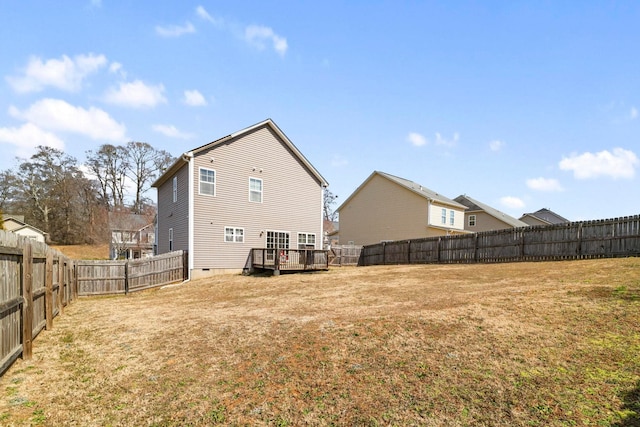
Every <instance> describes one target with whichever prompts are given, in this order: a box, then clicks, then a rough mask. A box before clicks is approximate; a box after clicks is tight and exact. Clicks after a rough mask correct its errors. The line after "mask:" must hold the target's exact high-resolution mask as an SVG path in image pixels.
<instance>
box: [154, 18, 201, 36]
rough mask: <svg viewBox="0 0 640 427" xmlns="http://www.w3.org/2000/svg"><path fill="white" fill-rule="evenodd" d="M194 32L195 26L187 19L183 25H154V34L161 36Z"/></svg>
mask: <svg viewBox="0 0 640 427" xmlns="http://www.w3.org/2000/svg"><path fill="white" fill-rule="evenodd" d="M195 32H196V27H194V26H193V24H192V23H191V22H189V21H187V22H185V24H184V25H182V26H180V25H167V26H165V27H163V26H161V25H157V26H156V34H157V35H159V36H161V37H180V36H182V35H184V34H191V33H195Z"/></svg>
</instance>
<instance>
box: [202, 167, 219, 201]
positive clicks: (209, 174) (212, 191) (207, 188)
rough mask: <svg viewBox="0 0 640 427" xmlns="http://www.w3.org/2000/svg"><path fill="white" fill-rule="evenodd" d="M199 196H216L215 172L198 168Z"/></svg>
mask: <svg viewBox="0 0 640 427" xmlns="http://www.w3.org/2000/svg"><path fill="white" fill-rule="evenodd" d="M200 194H205V195H207V196H215V195H216V171H214V170H213V169H205V168H200Z"/></svg>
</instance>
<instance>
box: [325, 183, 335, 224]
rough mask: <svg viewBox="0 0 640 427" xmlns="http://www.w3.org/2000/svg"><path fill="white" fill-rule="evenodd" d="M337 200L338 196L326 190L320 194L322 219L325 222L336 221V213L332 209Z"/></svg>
mask: <svg viewBox="0 0 640 427" xmlns="http://www.w3.org/2000/svg"><path fill="white" fill-rule="evenodd" d="M337 198H338V196H337V195H335V194H333V193H332V192H331V191H330V190H329V189H328V188H325V189H324V192H323V194H322V211H323V215H324V219H325V220H327V221H336V220H337V219H338V212H336V211H335V210H334V208H333V206H334V205H335V204H336V199H337Z"/></svg>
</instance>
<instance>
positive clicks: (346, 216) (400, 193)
mask: <svg viewBox="0 0 640 427" xmlns="http://www.w3.org/2000/svg"><path fill="white" fill-rule="evenodd" d="M466 209H467V208H466V206H464V205H463V204H461V203H458V202H456V201H454V200H451V199H449V198H447V197H445V196H443V195H442V194H439V193H436V192H435V191H433V190H430V189H428V188H427V187H424V186H422V185H420V184H417V183H415V182H413V181H410V180H408V179H404V178H400V177H397V176H394V175H391V174H388V173H385V172H379V171H374V172H373V173H372V174H371V175H370V176H369V177H368V178H367V179H366V180H365V181H364V182H363V183H362V184H361V185H360V186H359V187H358V188H357V189H356V190H355V191H354V192H353V193H352V194H351V195H350V196H349V197H348V198H347V199H346V200H345V201H344V203H342V205H340V207H338V209H337V211H338V213H339V216H340V244H343V245H345V244H356V245H368V244H374V243H379V242H381V241H388V240H405V239H416V238H421V237H432V236H442V235H447V234H464V233H466V231H465V230H464V211H465V210H466Z"/></svg>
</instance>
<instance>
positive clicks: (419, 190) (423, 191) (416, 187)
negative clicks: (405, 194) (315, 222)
mask: <svg viewBox="0 0 640 427" xmlns="http://www.w3.org/2000/svg"><path fill="white" fill-rule="evenodd" d="M375 176H380V177H382V178H385V179H387V180H389V181H391V182H393V183H395V184H397V185H399V186H400V187H403V188H405V189H407V190H409V191H411V192H412V193H414V194H417V195H418V196H420V197H423V198H425V199H426V200H429V201H432V202H439V203H442V204H445V205H448V206H452V207H455V208H458V209H460V210H465V209H467V207H466V206H465V205H463V204H461V203H458V202H456V201H454V200H451V199H449V198H448V197H445V196H443V195H442V194H439V193H436V192H435V191H433V190H430V189H429V188H427V187H425V186H423V185H420V184H418V183H415V182H413V181H410V180H408V179H405V178H400V177H399V176H395V175H391V174H388V173H385V172H380V171H373V173H372V174H371V175H369V177H368V178H367V179H366V180H365V181H364V182H363V183H362V184H360V185H359V186H358V188H356V190H355V191H354V192H353V193H351V195H350V196H349V197H348V198H347V199H346V200H345V201H344V202H343V203H342V204H341V205H340V206H339V207H338V209H336V210H337V211H340V209H342V207H344V206H345V205H346V204H347V203H349V201H350V200H351V199H352V198H353V197H354V196H355V195H356V194H357V193H358V192H360V190H361V189H362V188H364V187H365V186H366V185H367V184H368V183H369V181H371V180H372V179H373V178H374V177H375Z"/></svg>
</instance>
